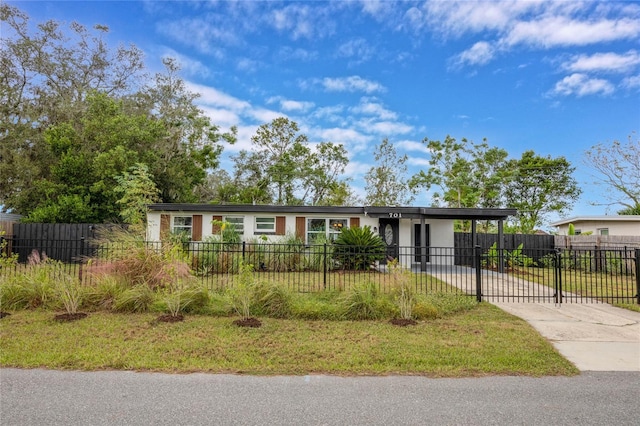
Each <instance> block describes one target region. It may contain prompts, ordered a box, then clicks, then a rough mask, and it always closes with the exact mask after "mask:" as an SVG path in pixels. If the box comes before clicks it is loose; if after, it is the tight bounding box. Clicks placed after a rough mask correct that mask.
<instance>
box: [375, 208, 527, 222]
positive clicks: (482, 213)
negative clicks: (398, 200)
mask: <svg viewBox="0 0 640 426" xmlns="http://www.w3.org/2000/svg"><path fill="white" fill-rule="evenodd" d="M365 211H366V213H367V214H368V215H369V216H372V217H394V215H395V214H396V213H400V214H402V217H406V218H419V217H425V218H426V217H430V218H433V219H477V220H497V219H506V218H507V217H509V216H515V215H516V214H517V212H518V211H517V210H516V209H452V208H442V207H378V206H375V207H374V206H371V207H365ZM395 217H397V216H395Z"/></svg>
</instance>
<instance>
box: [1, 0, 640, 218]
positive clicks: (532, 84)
mask: <svg viewBox="0 0 640 426" xmlns="http://www.w3.org/2000/svg"><path fill="white" fill-rule="evenodd" d="M8 3H10V4H13V5H16V6H18V7H19V8H20V9H22V10H23V11H25V12H27V13H28V14H29V16H30V17H31V19H32V22H41V21H43V20H46V19H56V20H61V21H65V22H71V21H77V22H79V23H81V24H84V25H86V26H87V27H92V26H93V25H95V24H104V25H107V26H108V27H109V28H110V32H109V35H108V38H107V40H108V42H109V45H110V46H111V47H115V46H117V44H119V43H124V44H129V43H133V44H135V45H136V46H137V47H139V48H140V49H142V50H143V51H144V53H145V57H146V59H145V62H146V64H147V67H148V68H149V71H150V72H156V71H160V70H161V58H162V57H164V56H173V57H176V58H177V59H178V60H179V62H180V64H181V66H182V68H183V72H182V76H183V77H184V79H185V80H186V81H187V82H188V84H189V88H190V89H191V90H192V91H194V92H197V93H200V95H201V97H200V99H199V103H200V106H201V108H202V109H203V110H204V111H205V112H206V113H207V114H209V115H210V116H211V117H212V119H213V121H214V122H215V123H217V124H219V125H220V126H222V127H223V128H226V127H229V126H232V125H235V126H237V127H238V129H239V142H238V144H236V145H235V146H232V147H227V148H226V149H225V155H227V156H228V155H233V154H234V153H235V152H237V151H238V150H239V149H244V148H247V147H248V146H249V141H250V137H251V136H252V135H253V134H254V132H255V130H256V128H257V127H258V126H259V125H261V124H263V123H267V122H269V121H271V120H272V119H273V118H276V117H279V116H286V117H289V118H290V119H292V120H294V121H296V122H297V123H298V124H299V126H300V128H301V131H302V132H303V133H305V134H306V135H307V136H308V137H309V140H310V141H311V142H320V141H331V142H334V143H342V144H344V145H345V147H346V148H347V150H348V152H349V155H350V164H349V167H348V169H347V175H348V176H350V177H351V178H353V186H354V187H355V188H356V190H357V193H359V194H360V195H363V194H364V181H363V176H364V174H365V173H366V171H367V170H368V169H369V167H371V165H372V161H373V155H372V153H373V151H374V148H375V145H377V144H379V143H380V142H381V141H382V140H383V139H384V138H388V139H389V140H390V141H392V142H393V143H394V145H395V146H396V148H397V150H398V152H399V153H401V154H405V153H406V154H407V155H408V156H409V174H412V173H415V172H417V171H419V170H421V169H424V168H425V167H426V162H427V160H428V152H427V151H426V150H425V149H424V145H423V144H421V143H420V142H421V141H422V139H424V138H425V137H428V138H429V139H440V140H442V139H444V138H445V136H446V135H451V136H452V137H455V138H457V139H461V138H467V139H470V140H473V141H475V142H480V141H481V140H482V139H483V138H487V139H488V142H489V144H490V145H491V146H497V147H500V148H504V149H506V150H507V152H509V154H510V156H511V157H516V158H517V157H519V156H520V155H521V153H522V152H523V151H526V150H529V149H532V150H534V151H535V152H536V153H537V154H540V155H544V156H546V155H551V156H553V157H557V156H565V157H566V158H567V159H568V160H569V161H570V162H571V163H572V164H573V165H574V166H576V167H577V171H576V174H575V177H576V178H577V180H578V182H579V184H580V186H581V187H582V189H583V190H584V194H583V196H582V198H581V200H580V201H579V202H578V203H577V204H576V205H575V207H574V209H573V211H572V212H570V213H569V214H568V216H574V215H584V214H607V213H609V214H614V213H615V212H616V210H617V208H616V207H614V208H610V209H608V210H607V208H606V207H603V206H593V205H592V203H594V202H596V203H597V202H604V201H606V200H605V198H604V197H605V195H606V191H605V190H604V189H603V188H601V187H599V186H596V185H594V184H593V182H594V178H593V177H592V174H591V173H590V171H589V170H588V169H587V168H586V166H585V165H584V164H583V162H582V161H583V158H584V151H585V150H586V149H588V148H589V147H591V146H593V145H595V144H597V143H610V142H611V141H613V140H621V141H626V140H627V138H628V136H629V135H630V134H632V133H633V132H638V131H639V130H640V96H639V95H640V3H637V2H578V1H561V2H548V1H505V2H473V1H464V2H450V1H446V2H445V1H419V2H413V1H411V2H410V1H398V2H396V1H346V2H345V1H339V2H325V1H307V2H278V1H269V2H258V1H235V2H226V1H210V2H205V1H202V2H196V1H189V2H177V1H147V2H134V1H111V2H104V1H85V2H71V1H57V2H45V1H31V2H15V1H9V2H8ZM634 140H637V133H636V136H635V137H634ZM223 164H224V165H226V167H228V168H229V170H230V167H231V165H230V163H229V162H228V161H225V162H224V163H223ZM415 204H416V205H429V204H430V197H429V194H421V195H419V196H418V198H417V199H416V201H415ZM549 219H550V220H554V219H557V217H550V218H549Z"/></svg>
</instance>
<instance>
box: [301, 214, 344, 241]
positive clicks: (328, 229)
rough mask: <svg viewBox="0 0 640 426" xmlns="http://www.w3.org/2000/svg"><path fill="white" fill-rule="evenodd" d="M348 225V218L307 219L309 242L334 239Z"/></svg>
mask: <svg viewBox="0 0 640 426" xmlns="http://www.w3.org/2000/svg"><path fill="white" fill-rule="evenodd" d="M347 225H348V220H347V219H307V242H308V243H310V244H312V243H314V242H317V241H323V240H325V239H326V240H327V241H334V240H335V239H336V238H337V237H338V235H339V234H340V230H342V228H346V227H347Z"/></svg>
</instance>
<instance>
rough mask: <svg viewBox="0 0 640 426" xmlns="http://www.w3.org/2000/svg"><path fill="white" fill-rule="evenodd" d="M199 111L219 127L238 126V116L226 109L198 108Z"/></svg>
mask: <svg viewBox="0 0 640 426" xmlns="http://www.w3.org/2000/svg"><path fill="white" fill-rule="evenodd" d="M200 109H201V110H202V111H203V112H204V113H205V114H206V115H207V116H208V117H209V118H211V121H212V122H213V123H215V124H216V125H218V126H221V127H231V126H236V125H238V124H240V122H241V120H240V117H239V116H238V114H236V113H235V112H233V111H230V110H228V109H221V108H211V107H207V106H200Z"/></svg>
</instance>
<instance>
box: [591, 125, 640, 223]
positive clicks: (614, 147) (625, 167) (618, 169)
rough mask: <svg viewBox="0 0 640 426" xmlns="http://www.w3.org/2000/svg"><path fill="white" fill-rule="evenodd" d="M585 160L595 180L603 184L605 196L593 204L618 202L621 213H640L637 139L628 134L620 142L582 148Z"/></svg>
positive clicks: (638, 141) (639, 174) (639, 173)
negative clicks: (587, 148) (627, 136)
mask: <svg viewBox="0 0 640 426" xmlns="http://www.w3.org/2000/svg"><path fill="white" fill-rule="evenodd" d="M584 163H585V164H586V165H587V166H588V167H589V168H590V169H592V170H594V171H595V172H596V173H597V175H596V176H595V177H596V179H597V181H596V184H599V185H604V186H605V187H606V189H607V190H606V191H604V193H605V194H606V195H605V196H606V198H607V200H602V201H601V202H597V203H596V205H605V206H612V205H619V206H623V209H622V210H620V211H619V212H618V213H619V214H622V215H627V214H640V140H639V139H638V138H636V139H635V140H633V136H629V139H628V142H627V143H626V144H623V143H621V142H619V141H613V143H612V144H611V145H605V144H598V145H595V146H593V147H591V148H590V149H589V150H587V151H586V152H585V155H584Z"/></svg>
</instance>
